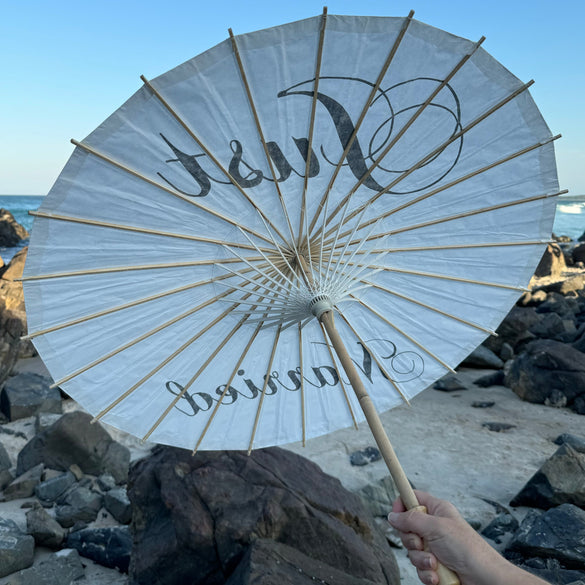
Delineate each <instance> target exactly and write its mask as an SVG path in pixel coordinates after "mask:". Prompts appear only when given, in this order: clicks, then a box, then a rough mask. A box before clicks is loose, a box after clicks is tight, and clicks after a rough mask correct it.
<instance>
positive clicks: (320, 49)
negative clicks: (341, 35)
mask: <svg viewBox="0 0 585 585" xmlns="http://www.w3.org/2000/svg"><path fill="white" fill-rule="evenodd" d="M326 26H327V7H326V6H325V7H324V8H323V16H322V17H321V30H320V32H319V44H318V46H317V60H316V64H315V83H314V84H313V99H312V102H311V115H310V118H309V132H308V134H309V143H308V146H307V160H306V163H305V177H304V179H303V196H302V203H301V219H300V222H299V241H298V244H297V247H299V248H300V246H301V240H302V234H303V231H304V227H305V226H304V224H305V211H306V210H305V207H306V201H307V187H308V184H309V170H310V168H311V153H312V152H313V134H314V130H315V114H316V112H317V93H318V92H319V76H320V75H321V61H322V59H323V45H324V42H325V27H326ZM309 235H310V234H309V232H307V244H308V246H307V247H308V249H310V244H309V242H308V240H309Z"/></svg>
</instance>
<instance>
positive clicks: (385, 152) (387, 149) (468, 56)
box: [326, 37, 485, 224]
mask: <svg viewBox="0 0 585 585" xmlns="http://www.w3.org/2000/svg"><path fill="white" fill-rule="evenodd" d="M484 41H485V37H481V38H480V39H479V41H478V42H477V43H475V45H474V47H473V49H472V50H471V52H469V53H467V54H466V55H464V56H463V58H462V59H460V60H459V62H458V63H457V65H455V67H454V68H453V69H452V70H451V72H450V73H449V74H448V75H447V76H446V77H445V79H443V81H442V82H441V83H440V84H439V85H438V86H437V87H436V88H435V89H434V90H433V91H432V92H431V94H430V95H429V97H428V98H427V99H426V100H425V102H424V103H423V104H421V105H420V106H419V107H418V109H417V110H416V111H415V112H414V114H413V115H412V116H411V117H410V119H409V120H408V121H407V122H406V123H405V124H404V126H403V127H402V128H401V129H400V131H399V132H398V133H397V134H396V136H395V137H394V138H393V139H392V140H391V141H390V142H389V144H388V145H387V146H386V147H385V148H384V150H383V151H382V153H381V154H380V155H379V156H378V157H377V158H376V160H375V161H374V163H373V164H372V165H371V166H370V168H369V169H368V170H367V171H366V172H365V173H364V175H363V177H361V178H360V180H359V181H358V182H357V183H356V184H355V185H354V187H352V189H351V191H349V193H348V194H347V195H346V196H345V197H344V198H343V199H342V200H341V201H340V202H339V204H338V205H337V207H336V208H335V209H334V210H333V212H332V214H331V215H330V216H329V217H328V218H327V220H326V224H329V223H330V221H331V220H332V219H333V217H335V215H336V214H337V213H338V212H339V210H340V209H341V207H343V205H345V203H346V202H347V201H349V199H351V197H352V195H353V194H354V193H355V192H356V191H357V190H358V189H359V188H360V186H361V185H363V183H364V181H366V180H367V178H368V177H369V176H370V175H371V174H372V173H373V172H374V170H375V169H376V168H378V166H379V165H380V163H381V162H382V161H383V160H384V158H386V156H387V155H388V153H389V152H390V150H392V148H393V147H394V146H395V145H396V143H397V142H398V141H399V140H400V139H401V138H402V137H403V136H404V134H406V132H407V130H408V129H409V128H410V127H411V126H412V125H413V124H414V123H415V122H416V120H417V119H418V118H419V117H420V116H421V114H422V113H423V112H424V111H425V110H426V109H427V107H428V106H429V104H430V103H431V102H432V101H433V100H434V99H435V98H436V97H437V95H438V94H439V93H440V92H441V91H442V90H443V89H444V88H445V87H446V85H447V84H448V83H449V82H450V81H451V79H453V77H454V76H455V74H456V73H457V72H458V71H459V70H460V69H461V68H462V67H463V66H464V65H465V63H467V61H469V59H471V57H473V55H474V54H475V52H476V51H477V49H479V47H480V46H481V44H482V43H483V42H484Z"/></svg>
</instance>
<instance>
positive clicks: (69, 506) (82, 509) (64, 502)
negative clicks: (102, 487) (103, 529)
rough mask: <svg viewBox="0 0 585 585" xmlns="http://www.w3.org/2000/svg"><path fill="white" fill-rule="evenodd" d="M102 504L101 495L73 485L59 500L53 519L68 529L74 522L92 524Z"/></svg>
mask: <svg viewBox="0 0 585 585" xmlns="http://www.w3.org/2000/svg"><path fill="white" fill-rule="evenodd" d="M102 503H103V497H102V495H101V494H98V493H97V492H93V491H91V490H90V489H89V488H87V487H84V486H81V485H75V486H74V487H73V488H71V489H70V490H69V491H68V492H67V493H66V494H64V495H63V496H62V497H61V498H60V499H59V501H58V504H59V505H58V506H57V509H56V510H55V518H56V519H57V522H59V524H61V526H63V527H64V528H70V527H71V526H73V525H74V524H75V522H76V521H81V522H93V521H94V520H95V519H96V518H97V514H98V512H99V511H100V508H101V507H102Z"/></svg>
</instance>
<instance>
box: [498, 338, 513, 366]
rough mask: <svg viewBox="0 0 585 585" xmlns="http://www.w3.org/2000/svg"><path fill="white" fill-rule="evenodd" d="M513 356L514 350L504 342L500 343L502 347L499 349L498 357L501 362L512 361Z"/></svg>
mask: <svg viewBox="0 0 585 585" xmlns="http://www.w3.org/2000/svg"><path fill="white" fill-rule="evenodd" d="M514 355H515V354H514V348H513V347H512V346H511V345H510V344H509V343H506V342H505V341H504V343H502V347H501V348H500V357H501V358H502V360H503V361H504V362H507V361H508V360H511V359H513V358H514Z"/></svg>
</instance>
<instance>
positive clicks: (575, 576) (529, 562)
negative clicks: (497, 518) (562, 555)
mask: <svg viewBox="0 0 585 585" xmlns="http://www.w3.org/2000/svg"><path fill="white" fill-rule="evenodd" d="M512 554H514V555H515V557H513V558H511V559H510V560H512V562H514V564H516V565H518V566H519V567H520V568H522V569H524V570H525V571H528V572H529V573H532V574H533V575H536V576H537V577H540V578H541V579H544V580H545V581H546V582H547V583H557V584H558V585H579V584H580V583H583V585H585V572H583V571H575V570H571V569H565V568H563V566H562V565H561V563H559V561H557V560H556V559H541V558H530V559H524V558H523V557H522V556H521V555H519V554H518V553H512ZM506 556H510V553H506Z"/></svg>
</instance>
